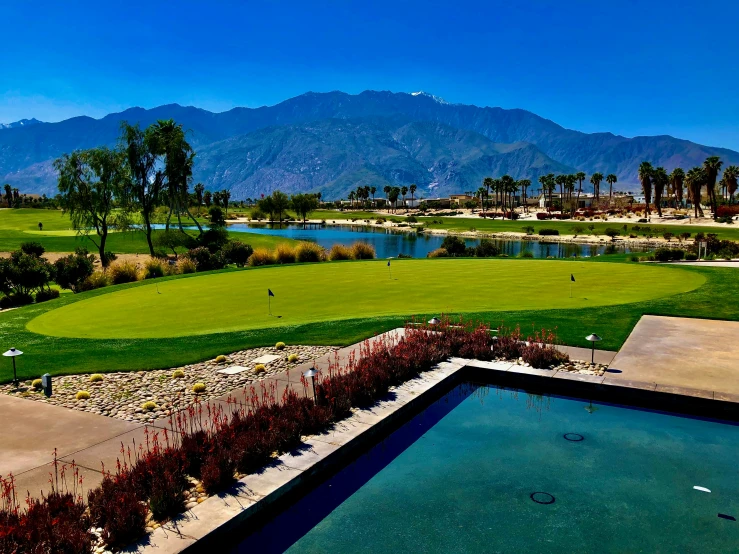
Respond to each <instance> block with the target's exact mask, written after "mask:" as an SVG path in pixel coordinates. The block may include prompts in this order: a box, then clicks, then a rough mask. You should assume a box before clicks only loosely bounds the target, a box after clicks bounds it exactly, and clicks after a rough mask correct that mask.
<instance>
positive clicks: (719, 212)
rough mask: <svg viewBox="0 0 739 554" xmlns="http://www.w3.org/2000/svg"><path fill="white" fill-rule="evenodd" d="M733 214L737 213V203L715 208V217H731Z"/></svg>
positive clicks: (738, 207) (738, 206)
mask: <svg viewBox="0 0 739 554" xmlns="http://www.w3.org/2000/svg"><path fill="white" fill-rule="evenodd" d="M734 215H739V204H727V205H723V206H719V207H718V208H716V217H717V218H722V217H728V218H731V217H732V216H734Z"/></svg>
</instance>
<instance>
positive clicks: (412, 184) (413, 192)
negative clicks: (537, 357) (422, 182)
mask: <svg viewBox="0 0 739 554" xmlns="http://www.w3.org/2000/svg"><path fill="white" fill-rule="evenodd" d="M417 189H418V187H417V186H416V184H415V183H411V186H410V187H408V190H409V191H411V204H413V195H414V194H416V190H417Z"/></svg>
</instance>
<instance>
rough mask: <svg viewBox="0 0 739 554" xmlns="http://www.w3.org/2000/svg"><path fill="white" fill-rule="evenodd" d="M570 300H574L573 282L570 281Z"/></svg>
mask: <svg viewBox="0 0 739 554" xmlns="http://www.w3.org/2000/svg"><path fill="white" fill-rule="evenodd" d="M570 298H572V281H570Z"/></svg>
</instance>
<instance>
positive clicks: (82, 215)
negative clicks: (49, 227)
mask: <svg viewBox="0 0 739 554" xmlns="http://www.w3.org/2000/svg"><path fill="white" fill-rule="evenodd" d="M54 168H55V169H56V171H57V172H58V173H59V179H58V187H59V203H60V205H61V207H62V209H63V210H64V212H65V213H67V214H69V218H70V220H71V222H72V225H73V226H74V228H75V230H76V231H77V233H78V234H80V235H85V236H88V237H89V238H90V240H91V241H92V242H93V243H94V244H95V246H96V247H97V249H98V254H99V256H100V262H101V263H102V264H103V267H107V266H108V262H109V260H108V259H107V256H106V254H105V244H106V241H107V239H108V232H109V229H110V226H111V225H115V224H116V222H117V220H116V217H115V214H114V208H115V207H116V204H115V202H116V199H121V200H122V199H124V198H125V196H126V194H127V190H128V187H129V185H130V179H129V174H128V171H127V168H126V155H125V153H124V152H123V151H121V150H111V149H109V148H106V147H101V148H93V149H91V150H83V151H81V152H73V153H72V154H64V155H63V156H62V157H61V158H59V159H57V160H56V161H55V162H54ZM122 204H123V208H125V207H126V203H125V202H122ZM120 221H124V218H120ZM91 230H94V231H95V233H96V234H97V237H98V238H97V240H95V239H94V238H92V236H91V235H90V231H91Z"/></svg>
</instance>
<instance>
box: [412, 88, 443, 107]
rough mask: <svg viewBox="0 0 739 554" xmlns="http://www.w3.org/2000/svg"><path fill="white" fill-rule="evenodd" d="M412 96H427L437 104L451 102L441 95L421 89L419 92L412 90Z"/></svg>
mask: <svg viewBox="0 0 739 554" xmlns="http://www.w3.org/2000/svg"><path fill="white" fill-rule="evenodd" d="M411 96H425V97H426V98H431V100H433V101H434V102H436V103H437V104H449V102H447V101H446V100H444V99H443V98H441V97H440V96H434V95H433V94H429V93H428V92H423V91H422V90H419V91H418V92H411Z"/></svg>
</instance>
